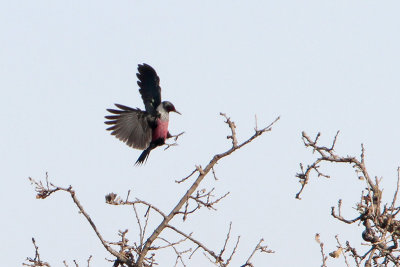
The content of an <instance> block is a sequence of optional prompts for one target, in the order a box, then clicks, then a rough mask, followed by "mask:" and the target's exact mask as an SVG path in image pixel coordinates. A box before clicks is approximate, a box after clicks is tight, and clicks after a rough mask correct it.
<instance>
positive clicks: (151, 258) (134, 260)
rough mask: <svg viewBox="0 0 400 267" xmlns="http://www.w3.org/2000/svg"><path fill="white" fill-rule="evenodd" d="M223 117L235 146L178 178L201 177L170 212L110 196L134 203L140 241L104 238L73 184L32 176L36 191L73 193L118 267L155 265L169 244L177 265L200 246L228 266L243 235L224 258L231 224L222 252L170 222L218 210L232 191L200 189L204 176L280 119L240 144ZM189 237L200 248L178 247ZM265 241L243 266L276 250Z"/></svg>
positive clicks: (111, 196) (39, 193)
mask: <svg viewBox="0 0 400 267" xmlns="http://www.w3.org/2000/svg"><path fill="white" fill-rule="evenodd" d="M221 116H223V117H224V118H225V119H226V121H225V123H226V124H227V125H228V127H229V129H230V131H231V135H229V136H227V138H228V139H231V140H232V146H231V147H230V148H229V149H228V150H227V151H225V152H222V153H220V154H216V155H214V156H213V158H212V159H211V160H210V162H209V163H208V164H207V165H206V167H205V168H202V167H201V166H196V168H195V170H194V171H193V172H192V173H190V174H189V175H188V176H187V177H184V178H183V179H181V180H177V181H176V182H177V183H183V182H185V181H187V180H189V179H190V178H191V177H192V176H193V175H195V174H197V178H196V179H195V181H194V182H193V184H192V185H191V186H190V188H189V189H188V190H187V192H186V193H185V194H184V195H183V196H182V197H181V199H180V200H179V202H178V203H177V204H176V206H175V207H174V208H173V209H172V210H171V211H170V212H169V213H164V212H163V211H161V210H160V209H159V208H157V207H155V206H154V205H152V204H150V203H148V202H146V201H143V200H140V199H135V200H134V201H130V200H129V194H130V191H129V192H128V196H127V197H126V199H125V200H122V199H121V198H120V197H119V196H117V195H116V194H114V193H110V194H108V195H107V196H106V203H108V204H111V205H132V206H133V210H134V213H135V216H136V220H137V224H138V226H139V243H136V242H134V243H133V245H129V240H128V239H127V238H126V234H127V232H128V230H125V231H120V233H119V235H120V237H121V241H118V242H108V241H105V240H104V238H103V237H102V236H101V234H100V232H99V231H98V229H97V227H96V225H95V224H94V222H93V221H92V219H91V218H90V216H89V215H88V214H87V212H86V211H85V210H84V208H83V207H82V205H81V204H80V202H79V201H78V199H77V197H76V194H75V191H74V190H73V189H72V187H71V186H69V187H68V188H63V187H59V186H55V185H53V184H52V183H49V182H48V177H47V174H46V184H43V183H42V182H41V181H39V182H37V181H35V180H34V179H32V178H29V179H30V181H31V183H32V184H34V185H35V190H36V192H37V196H36V197H37V198H39V199H45V198H47V197H49V196H50V195H51V194H53V193H55V192H57V191H64V192H67V193H69V194H70V196H71V198H72V199H73V201H74V203H75V205H76V206H77V207H78V208H79V211H80V212H81V214H83V215H84V216H85V218H86V220H87V221H88V222H89V224H90V225H91V227H92V229H93V230H94V231H95V233H96V235H97V237H98V238H99V240H100V242H101V243H102V244H103V246H104V248H106V250H107V251H108V252H109V253H110V254H112V255H113V256H114V257H115V258H116V259H115V260H113V262H114V265H113V266H114V267H118V266H128V267H147V266H154V265H156V264H157V263H156V261H155V254H154V253H151V254H150V255H148V254H149V252H150V251H156V250H158V249H163V248H169V247H171V248H173V250H174V251H175V253H176V255H177V258H176V264H178V262H180V263H181V264H182V265H183V266H186V265H185V263H184V262H183V258H182V256H183V255H184V254H186V253H187V252H191V254H190V256H189V258H190V257H191V256H192V255H193V254H194V253H195V252H196V251H197V250H198V249H202V250H203V251H204V252H205V253H206V254H207V255H208V256H210V257H211V258H213V262H214V263H215V264H216V265H218V266H221V267H225V266H228V265H229V264H230V262H231V260H232V257H233V255H234V254H235V252H236V250H237V247H238V245H239V240H240V236H238V237H237V241H236V243H235V246H234V248H233V250H232V252H231V253H230V254H229V257H227V258H226V259H223V258H224V255H223V254H224V253H225V251H226V246H227V243H228V242H229V239H230V233H231V225H230V227H229V231H228V234H227V237H226V239H225V242H224V246H223V248H222V249H221V251H220V253H215V252H214V251H213V250H211V249H209V248H208V247H207V246H206V245H204V244H203V243H202V242H200V241H198V240H197V239H195V238H193V236H192V234H186V233H184V232H182V231H180V230H179V229H177V228H176V227H174V226H173V225H171V224H170V222H171V220H172V218H174V217H175V216H176V215H179V214H182V215H183V219H184V220H185V219H186V217H187V216H188V215H189V214H191V213H193V212H194V211H196V210H198V209H199V208H201V207H207V208H208V209H215V208H214V205H215V204H217V203H218V202H219V201H220V200H221V199H223V198H225V197H226V196H227V195H228V194H229V192H228V193H226V194H225V195H223V196H221V197H219V198H215V196H214V194H213V192H214V188H213V189H211V190H209V191H206V190H205V189H202V190H198V187H199V185H200V183H201V182H202V181H203V179H204V178H205V177H206V176H207V174H208V173H209V172H210V171H211V172H212V173H213V176H214V178H215V179H216V176H215V170H214V166H215V164H217V163H218V162H219V161H220V160H221V159H222V158H224V157H227V156H229V155H230V154H232V153H233V152H235V151H236V150H238V149H240V148H242V147H243V146H245V145H247V144H249V143H250V142H252V141H253V140H254V139H256V138H257V137H259V136H261V135H262V134H264V133H266V132H269V131H271V130H272V126H273V125H274V124H275V123H276V122H277V121H278V120H279V117H278V118H276V119H275V120H274V121H273V122H272V123H271V124H270V125H268V126H267V127H265V128H262V129H258V127H257V122H256V127H255V129H254V130H255V132H254V134H253V135H252V136H250V137H249V138H248V139H247V140H245V141H243V142H242V143H239V141H238V139H237V136H236V125H235V123H234V122H233V121H231V119H230V118H229V117H228V116H226V114H224V113H221ZM181 134H182V133H181ZM181 134H179V135H176V136H169V137H175V141H176V139H177V138H178V137H179V136H180V135H181ZM169 146H171V145H167V148H168V147H169ZM195 192H196V193H195ZM190 201H191V202H192V203H194V205H195V206H194V207H193V208H190V206H189V203H190ZM137 205H142V206H144V207H147V211H146V213H145V222H144V223H143V222H142V221H141V219H140V216H139V214H138V211H137V209H136V206H137ZM151 210H153V211H155V212H156V214H158V215H159V216H161V218H162V222H161V223H160V224H159V225H158V227H157V228H156V229H155V230H154V231H153V233H152V234H151V235H149V236H148V237H147V239H146V238H145V235H146V227H147V225H148V220H149V216H150V211H151ZM166 229H170V230H172V231H174V232H175V233H177V234H178V235H180V236H182V237H183V239H181V240H179V241H176V242H171V241H169V240H167V239H165V238H163V237H161V236H160V234H161V233H162V232H163V231H164V230H166ZM156 240H160V241H163V242H165V243H167V245H163V246H155V245H154V242H155V241H156ZM187 240H188V241H190V242H192V243H193V244H194V245H195V246H196V248H195V249H193V250H192V249H189V250H184V251H180V250H179V249H178V248H177V246H178V245H179V244H180V243H183V242H185V241H187ZM263 241H264V240H263V239H261V240H260V242H259V243H258V244H257V246H256V247H255V249H254V250H253V251H252V253H251V255H250V256H249V258H248V260H247V261H246V263H245V264H244V265H243V266H253V265H252V263H251V262H250V260H251V259H252V257H253V256H254V254H255V253H256V252H264V253H273V251H272V250H269V249H267V246H264V245H262V242H263ZM112 246H118V247H119V249H118V250H116V249H114V248H112Z"/></svg>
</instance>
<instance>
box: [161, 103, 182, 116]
mask: <svg viewBox="0 0 400 267" xmlns="http://www.w3.org/2000/svg"><path fill="white" fill-rule="evenodd" d="M161 105H162V107H163V108H164V109H165V110H166V111H167V112H171V111H172V112H176V113H178V114H179V115H181V113H180V112H179V111H177V110H176V109H175V106H174V105H173V104H172V103H171V102H169V101H163V102H162V103H161Z"/></svg>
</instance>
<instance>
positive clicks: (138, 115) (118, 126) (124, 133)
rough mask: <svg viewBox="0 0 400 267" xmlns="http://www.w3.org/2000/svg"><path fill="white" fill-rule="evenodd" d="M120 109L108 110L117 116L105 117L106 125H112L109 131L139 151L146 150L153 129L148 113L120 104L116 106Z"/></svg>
mask: <svg viewBox="0 0 400 267" xmlns="http://www.w3.org/2000/svg"><path fill="white" fill-rule="evenodd" d="M115 106H117V107H118V108H119V109H107V111H108V112H110V113H112V114H115V115H109V116H105V118H106V119H107V121H105V122H104V123H105V124H108V125H112V126H111V127H109V128H107V130H109V131H112V132H111V134H112V135H115V137H116V138H118V139H119V140H121V141H122V142H124V143H126V144H127V145H128V146H130V147H133V148H137V149H142V150H143V149H146V148H147V147H148V146H149V144H150V142H151V136H152V129H151V127H150V125H149V123H148V116H149V115H148V113H147V112H145V111H141V110H140V109H133V108H130V107H127V106H123V105H120V104H115Z"/></svg>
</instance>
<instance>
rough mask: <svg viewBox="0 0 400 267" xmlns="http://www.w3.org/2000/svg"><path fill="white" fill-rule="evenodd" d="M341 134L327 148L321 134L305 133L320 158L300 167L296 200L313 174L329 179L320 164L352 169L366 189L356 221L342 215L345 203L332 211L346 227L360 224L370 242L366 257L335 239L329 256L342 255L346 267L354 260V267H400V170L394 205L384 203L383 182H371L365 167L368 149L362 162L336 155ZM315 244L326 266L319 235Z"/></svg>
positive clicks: (362, 195) (366, 239) (347, 243)
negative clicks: (399, 195) (314, 135)
mask: <svg viewBox="0 0 400 267" xmlns="http://www.w3.org/2000/svg"><path fill="white" fill-rule="evenodd" d="M338 134H339V132H337V134H336V136H335V137H334V139H333V142H332V144H331V145H330V146H329V147H327V146H323V145H320V144H319V142H318V141H319V140H318V139H319V137H320V136H321V135H320V133H318V134H317V136H316V137H315V138H314V139H312V138H310V137H309V136H308V135H307V134H306V133H305V132H303V133H302V138H303V141H304V145H305V146H306V147H307V148H311V149H312V151H313V153H315V154H316V155H317V157H316V159H315V160H314V162H313V163H311V164H309V165H307V167H304V166H303V164H300V169H301V172H300V173H298V174H297V175H296V177H297V178H298V179H299V182H300V184H301V188H300V190H299V192H298V193H297V194H296V198H298V199H300V195H301V194H302V193H303V190H304V189H305V187H306V185H307V184H308V183H309V182H310V177H311V175H312V173H315V174H316V175H317V176H318V177H326V178H329V176H328V175H326V174H324V173H323V172H322V171H321V170H320V167H321V164H323V163H331V164H341V163H346V164H348V165H350V166H351V167H352V168H353V169H354V171H355V178H357V179H361V180H365V181H366V189H365V190H364V191H362V192H361V195H360V200H359V202H358V203H357V204H356V210H357V214H356V215H355V216H354V218H351V219H347V218H344V217H343V216H342V214H341V207H342V200H341V199H339V200H338V204H337V207H332V208H331V215H332V217H333V218H335V219H337V220H339V221H341V222H343V223H345V224H354V223H358V225H359V226H361V227H363V228H364V231H363V232H362V235H361V238H362V239H363V240H364V241H365V242H367V243H366V244H365V243H363V245H364V247H365V245H366V246H367V249H366V251H365V252H364V253H359V252H358V251H357V249H356V248H355V247H354V246H352V245H350V243H349V241H346V245H342V244H341V243H340V241H339V238H338V236H336V237H335V238H336V241H337V244H338V245H337V250H335V251H333V252H331V253H329V255H330V256H331V257H333V258H338V257H340V256H341V255H343V259H344V262H345V264H346V266H351V265H350V262H351V261H350V259H348V258H352V261H353V263H354V264H355V266H357V267H359V266H362V265H364V266H366V267H369V266H400V250H399V249H398V239H399V237H400V220H399V219H398V214H399V211H400V207H398V206H397V207H396V199H397V195H398V192H399V182H400V169H397V188H396V190H395V192H394V195H393V198H392V201H391V203H383V202H382V195H383V189H382V188H381V187H380V184H379V183H380V179H378V178H377V177H374V178H372V177H371V176H370V174H369V173H368V170H367V167H366V165H365V149H364V146H363V145H361V155H360V157H359V158H357V157H353V156H341V155H338V154H336V152H335V144H336V140H337V137H338ZM315 239H316V241H317V242H318V243H319V244H320V247H321V255H322V266H327V256H326V255H325V252H324V244H323V243H322V242H321V241H320V236H319V234H316V237H315Z"/></svg>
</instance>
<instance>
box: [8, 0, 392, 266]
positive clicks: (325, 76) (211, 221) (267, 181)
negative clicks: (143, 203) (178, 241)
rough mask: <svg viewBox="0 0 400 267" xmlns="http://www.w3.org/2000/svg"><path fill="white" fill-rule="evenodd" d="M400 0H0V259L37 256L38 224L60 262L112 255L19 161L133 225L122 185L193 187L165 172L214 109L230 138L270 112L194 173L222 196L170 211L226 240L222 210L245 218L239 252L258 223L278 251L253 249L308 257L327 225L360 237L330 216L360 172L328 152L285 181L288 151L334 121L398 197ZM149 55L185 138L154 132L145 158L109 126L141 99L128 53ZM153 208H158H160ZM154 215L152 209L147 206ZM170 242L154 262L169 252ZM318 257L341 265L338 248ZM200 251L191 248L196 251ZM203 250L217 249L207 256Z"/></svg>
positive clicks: (190, 227)
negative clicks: (185, 212)
mask: <svg viewBox="0 0 400 267" xmlns="http://www.w3.org/2000/svg"><path fill="white" fill-rule="evenodd" d="M399 8H400V4H399V2H398V1H385V2H382V1H381V2H378V1H348V0H346V1H344V0H343V1H326V0H322V1H321V0H318V1H289V0H288V1H252V0H251V1H250V0H249V1H232V0H231V1H228V0H226V1H208V0H207V1H152V2H151V3H150V2H149V1H133V0H131V1H113V2H110V1H103V0H97V1H44V0H38V1H26V0H25V1H24V0H21V1H3V3H2V7H1V9H0V32H1V34H0V38H1V39H0V41H1V46H0V47H1V49H0V59H1V60H0V77H1V78H0V88H1V92H2V97H1V98H0V107H1V115H2V117H3V118H4V119H3V123H2V130H1V133H0V137H1V142H0V146H1V147H0V149H1V151H2V153H0V161H1V162H2V164H1V166H2V167H1V168H0V177H1V181H2V186H1V189H0V202H1V203H2V205H1V207H2V214H3V216H2V218H3V219H2V220H0V229H1V232H0V235H1V239H2V240H3V242H1V243H0V251H2V253H1V254H2V255H3V257H2V264H4V266H19V265H21V263H22V262H23V260H24V259H25V257H27V256H33V247H32V244H31V241H30V240H31V237H32V236H34V237H35V238H36V240H37V242H38V245H39V246H40V250H41V255H42V258H43V259H45V260H46V261H49V262H50V263H52V264H53V266H61V265H62V260H64V259H66V260H67V261H69V262H70V263H71V260H72V259H77V260H78V261H79V262H80V263H81V264H83V265H84V262H85V261H86V259H87V257H88V256H89V255H93V256H94V258H93V266H109V265H110V264H109V263H107V262H105V261H104V260H103V259H104V257H108V258H111V257H110V256H109V255H108V253H106V252H105V250H104V249H103V248H102V246H101V244H100V242H98V241H97V239H96V236H95V234H94V233H93V232H92V231H91V229H90V227H89V225H88V223H87V222H86V221H85V220H84V218H83V217H82V216H81V215H79V214H78V213H77V209H76V208H75V206H74V205H73V203H72V201H71V199H70V197H69V196H68V195H66V194H62V193H60V194H56V195H54V196H53V197H52V198H50V199H47V200H44V201H43V200H36V199H35V194H34V191H33V188H32V186H30V184H29V182H28V179H27V177H29V176H32V177H34V178H37V179H40V178H44V177H45V172H46V171H48V172H49V175H50V178H51V181H53V182H54V183H55V184H57V185H60V186H68V185H72V186H73V187H74V188H75V189H76V191H77V194H78V197H79V198H80V199H81V202H82V204H83V205H84V206H85V207H86V210H87V212H88V213H89V214H90V215H91V216H92V218H93V220H94V221H95V222H96V224H97V225H98V227H99V229H100V231H101V232H102V233H103V234H104V237H105V238H106V239H107V240H116V239H117V231H118V230H119V229H122V230H124V229H126V228H129V229H131V230H130V234H131V236H130V240H136V237H137V236H136V232H135V230H136V229H137V226H136V223H135V218H134V214H133V213H132V210H131V208H128V207H110V206H108V205H106V204H105V203H104V195H105V194H107V193H109V192H116V193H119V194H121V195H125V194H126V192H127V191H128V190H129V189H131V190H132V193H131V196H133V197H139V198H141V199H143V200H147V201H149V202H152V203H153V204H154V205H156V206H159V207H160V208H161V209H162V210H164V211H168V210H169V209H171V208H172V207H173V205H175V203H176V202H177V201H178V198H179V197H180V196H181V195H182V194H183V193H184V192H185V190H186V188H185V186H182V185H176V184H175V183H174V182H173V181H174V180H175V179H179V178H182V177H184V176H186V175H187V174H189V173H190V171H191V170H192V169H193V167H194V165H196V164H203V165H205V164H206V163H207V162H208V161H209V159H210V158H211V156H212V155H214V154H215V153H218V152H222V151H224V150H225V149H226V148H227V147H228V146H229V142H228V141H227V140H226V139H225V136H226V135H227V134H228V133H229V132H228V130H227V127H226V126H225V125H224V123H223V121H222V119H221V118H220V117H219V115H218V114H219V112H221V111H222V112H226V113H227V114H228V115H229V116H231V117H232V119H233V120H234V121H235V122H236V124H237V126H238V129H237V131H238V136H239V138H240V139H241V140H243V139H244V138H245V137H247V136H249V135H250V134H252V131H253V127H254V114H257V117H258V124H259V125H260V126H261V125H263V124H269V123H270V122H271V121H272V120H274V119H275V118H276V117H277V116H278V115H281V116H282V119H281V121H279V123H277V124H276V126H275V128H274V130H273V131H272V132H271V133H269V134H266V135H265V136H263V137H261V138H260V139H259V140H256V141H255V142H254V143H252V144H250V145H249V146H248V147H246V148H244V149H242V150H241V151H238V152H237V153H236V154H234V155H232V157H230V158H228V159H225V160H223V161H221V163H220V164H219V165H218V166H217V169H216V171H217V175H218V177H219V180H218V181H217V182H215V181H213V179H212V177H211V176H210V177H208V178H207V179H206V180H205V181H204V184H203V187H206V188H212V187H216V191H217V193H218V194H224V193H225V192H227V191H230V192H231V194H230V196H229V197H228V198H227V199H225V200H224V201H223V202H221V203H220V204H219V205H218V211H217V212H215V211H208V210H204V209H202V210H201V212H200V213H198V214H197V215H193V216H191V217H189V219H188V220H187V222H186V223H185V224H183V225H181V222H180V221H179V220H176V221H175V222H173V223H174V224H175V225H177V226H180V227H182V229H184V230H185V231H187V232H192V231H194V236H195V237H198V238H199V239H200V240H201V241H202V242H204V243H206V244H209V246H210V248H211V249H213V250H215V251H219V250H220V249H221V247H222V245H223V241H224V238H225V234H226V231H227V228H228V225H229V222H230V221H233V232H232V234H233V235H241V236H242V239H241V244H240V246H239V253H238V254H237V255H236V257H235V258H234V259H233V266H238V265H239V264H243V263H244V262H245V260H246V259H247V257H248V255H249V253H250V252H251V250H252V249H253V247H254V246H255V244H256V243H257V241H258V240H259V238H261V237H263V238H264V239H265V240H266V243H267V244H268V245H269V246H270V248H271V249H273V250H275V251H276V253H275V254H271V255H256V256H255V258H254V261H253V263H254V264H255V265H256V266H319V265H320V262H321V256H320V252H319V247H318V244H317V243H316V242H315V241H314V234H315V233H317V232H319V233H321V239H322V240H323V241H324V242H325V243H326V249H327V251H331V250H333V249H335V239H334V236H335V234H339V236H340V238H341V240H342V241H343V242H344V241H345V240H346V238H348V239H349V240H351V242H352V244H359V243H360V242H361V237H360V234H361V231H362V229H361V228H357V226H346V225H343V224H341V223H338V222H336V221H335V220H333V218H331V216H330V207H331V206H332V205H335V204H336V201H337V199H338V198H343V199H344V207H348V208H346V209H344V214H345V215H348V216H349V217H355V216H357V214H356V213H355V211H354V210H353V209H351V207H353V206H354V203H355V202H356V201H357V200H358V196H359V193H358V192H359V191H360V190H361V189H362V188H364V187H365V185H364V184H363V182H360V181H357V180H356V179H355V177H354V175H353V172H352V170H351V169H349V168H348V167H340V168H330V167H327V168H325V170H327V172H329V174H331V176H332V177H333V178H332V179H331V180H328V181H327V180H323V179H320V180H319V181H316V180H312V181H311V183H310V185H309V187H308V188H307V189H306V190H305V191H304V195H303V200H302V201H298V200H295V199H294V195H295V193H296V192H297V190H298V189H299V184H298V182H297V180H296V179H295V178H294V177H295V174H296V172H298V171H299V167H298V163H299V162H304V163H308V162H310V161H311V160H312V156H311V153H310V151H307V150H306V149H305V148H304V147H303V144H302V141H301V131H303V130H305V131H307V132H308V133H309V134H315V133H316V132H318V131H321V132H322V134H323V135H322V138H321V140H324V141H327V142H330V141H331V138H332V137H333V136H334V134H335V132H336V131H337V130H341V134H340V136H339V140H338V143H337V151H338V153H343V154H344V155H347V154H352V155H359V153H360V144H361V143H364V144H365V146H366V153H367V163H368V166H369V170H370V172H371V174H372V175H377V176H383V177H384V180H383V184H384V185H386V186H387V187H386V190H385V193H386V194H388V195H387V197H388V198H391V197H392V193H393V191H394V188H393V185H394V184H395V178H396V168H397V166H399V165H400V160H399V151H400V143H399V139H398V138H399V136H400V126H399V109H400V108H399V105H398V101H399V97H400V92H399V86H400V78H399V71H400V52H399V51H400V50H399V47H400V38H399V30H400V19H399V16H398V10H399ZM143 62H145V63H148V64H150V65H152V66H153V67H154V68H155V69H156V70H157V72H158V74H159V76H160V78H161V87H162V90H163V91H162V96H163V98H164V99H165V100H170V101H172V102H173V103H174V104H175V106H176V108H177V109H178V110H179V111H181V112H182V114H183V115H182V116H179V115H175V114H173V115H171V123H170V130H171V132H173V133H178V132H181V131H185V132H186V134H185V135H184V136H183V137H182V138H181V139H180V140H179V146H177V147H174V148H171V149H169V150H167V151H163V150H162V149H157V150H156V151H153V152H152V154H151V155H150V159H149V161H148V162H147V164H146V165H145V166H143V167H140V168H137V167H134V166H133V163H134V162H135V161H136V159H137V157H138V156H139V154H140V151H137V150H133V149H131V148H129V147H127V146H125V145H124V144H123V143H121V142H119V141H118V140H117V139H115V138H113V137H112V136H110V135H109V133H108V132H106V131H105V128H106V127H105V125H104V124H103V121H104V118H103V116H104V115H105V114H106V112H105V109H106V108H109V107H112V105H113V103H121V104H125V105H128V106H132V107H140V108H142V107H143V104H142V102H141V98H140V96H139V94H138V91H137V85H136V67H137V64H138V63H143ZM154 219H156V218H154ZM158 222H159V221H158V220H155V221H154V224H157V223H158ZM169 253H170V251H168V252H166V253H164V254H160V256H159V259H160V261H161V262H162V264H161V266H173V264H174V262H175V261H174V259H173V258H170V257H168V254H169ZM328 263H329V266H343V262H342V259H339V260H331V259H330V260H329V262H328ZM207 264H209V262H208V260H207V259H206V258H205V257H204V256H203V255H202V254H201V253H198V254H197V256H196V257H194V259H193V260H192V261H191V262H188V265H189V266H207ZM209 265H210V264H209Z"/></svg>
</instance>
